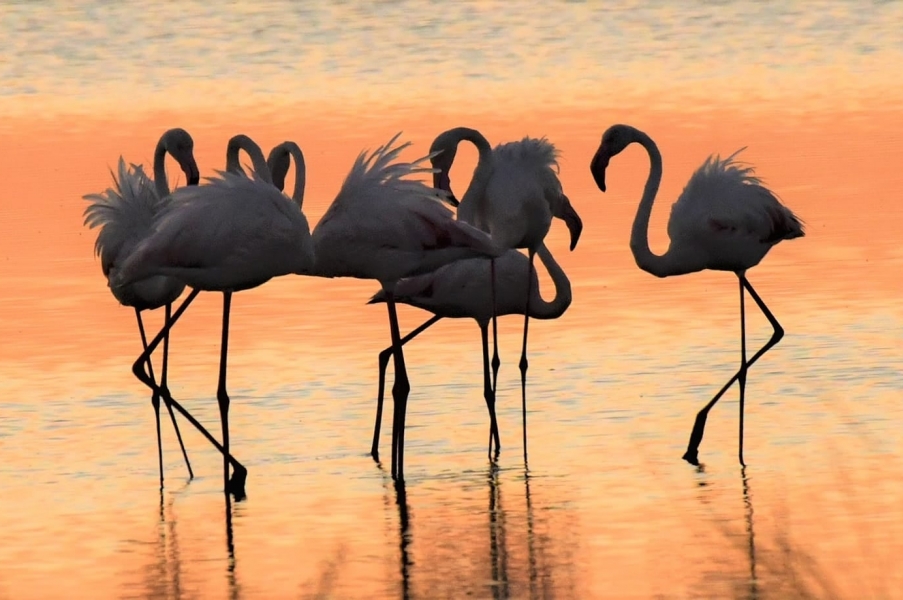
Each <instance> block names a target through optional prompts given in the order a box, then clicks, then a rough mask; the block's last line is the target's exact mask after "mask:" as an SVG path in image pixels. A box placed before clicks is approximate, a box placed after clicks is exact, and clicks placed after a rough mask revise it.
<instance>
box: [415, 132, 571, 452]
mask: <svg viewBox="0 0 903 600" xmlns="http://www.w3.org/2000/svg"><path fill="white" fill-rule="evenodd" d="M464 140H466V141H469V142H471V143H472V144H474V145H475V146H476V148H477V152H478V153H479V159H478V162H477V166H476V168H475V169H474V173H473V178H472V179H471V182H470V185H469V186H468V188H467V191H466V192H465V193H464V196H463V198H462V199H461V201H460V205H459V207H458V220H460V221H464V222H465V223H471V224H473V225H474V226H476V227H479V228H480V229H482V230H483V231H486V232H487V233H489V234H490V236H491V237H492V240H493V242H495V243H496V244H497V245H499V246H501V247H502V248H505V249H509V248H526V249H527V259H528V261H527V265H526V267H527V270H528V273H532V272H533V258H534V256H535V254H536V251H537V250H538V249H539V246H540V244H542V242H543V240H544V239H545V237H546V234H547V233H548V231H549V227H550V226H551V223H552V217H559V218H561V219H563V220H564V222H565V224H566V225H567V227H568V229H569V230H570V233H571V250H573V249H574V248H575V247H576V245H577V240H578V239H579V238H580V232H581V231H582V229H583V223H582V221H581V220H580V217H579V216H578V215H577V213H576V211H574V209H573V208H572V207H571V203H570V200H568V198H567V196H565V195H564V193H563V191H562V188H561V182H560V181H559V180H558V176H557V174H556V173H557V169H558V151H557V150H556V148H555V146H554V145H553V144H552V143H551V142H549V141H548V140H546V139H545V138H542V139H536V138H530V137H525V138H523V139H522V140H520V141H516V142H509V143H507V144H500V145H498V146H496V147H495V149H490V146H489V142H488V141H487V140H486V138H485V137H484V136H483V134H481V133H480V132H479V131H477V130H476V129H470V128H467V127H456V128H454V129H449V130H448V131H445V132H443V133H441V134H439V135H438V136H437V137H436V139H435V140H434V141H433V145H432V147H431V149H430V150H431V151H432V152H436V153H437V154H436V155H435V157H434V158H433V167H434V168H435V169H437V172H436V173H435V174H434V176H433V185H434V187H436V188H438V189H440V190H444V191H446V192H448V193H449V194H450V196H451V198H453V199H454V195H453V194H451V180H450V178H449V171H450V169H451V167H452V164H453V163H454V160H455V154H456V152H457V147H458V144H459V143H460V142H461V141H464ZM495 279H496V276H495V263H494V261H493V262H492V263H491V264H490V280H491V286H490V288H491V296H492V304H493V306H495V304H496V300H495V297H496V293H497V286H496V282H495ZM525 283H526V285H527V290H526V295H525V296H523V299H524V301H525V302H526V304H527V307H526V308H525V309H523V311H522V312H523V315H524V338H523V346H522V348H521V358H520V363H519V368H520V374H521V414H522V417H523V440H524V462H525V463H526V461H527V366H528V363H527V330H528V327H529V324H530V308H529V302H530V298H531V293H530V289H531V287H532V285H533V277H532V276H528V277H527V278H526V281H525ZM496 317H497V315H495V311H494V310H493V316H492V337H493V346H494V351H493V357H492V369H493V385H492V388H493V389H492V394H491V395H492V398H491V399H489V398H487V400H486V402H487V404H491V405H492V406H493V408H492V409H490V412H494V405H495V386H496V378H497V374H498V368H499V358H498V332H497V323H496ZM491 435H492V436H494V438H495V441H496V446H497V448H496V452H498V432H497V431H495V432H493V433H492V434H491ZM491 454H492V450H491V440H490V455H491Z"/></svg>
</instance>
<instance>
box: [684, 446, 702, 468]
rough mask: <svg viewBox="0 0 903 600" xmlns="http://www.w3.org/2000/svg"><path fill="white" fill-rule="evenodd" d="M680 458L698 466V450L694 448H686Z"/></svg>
mask: <svg viewBox="0 0 903 600" xmlns="http://www.w3.org/2000/svg"><path fill="white" fill-rule="evenodd" d="M682 458H683V459H684V460H685V461H687V462H688V463H690V464H691V465H693V466H694V467H698V466H699V452H698V451H696V450H689V449H687V451H686V452H684V455H683V456H682Z"/></svg>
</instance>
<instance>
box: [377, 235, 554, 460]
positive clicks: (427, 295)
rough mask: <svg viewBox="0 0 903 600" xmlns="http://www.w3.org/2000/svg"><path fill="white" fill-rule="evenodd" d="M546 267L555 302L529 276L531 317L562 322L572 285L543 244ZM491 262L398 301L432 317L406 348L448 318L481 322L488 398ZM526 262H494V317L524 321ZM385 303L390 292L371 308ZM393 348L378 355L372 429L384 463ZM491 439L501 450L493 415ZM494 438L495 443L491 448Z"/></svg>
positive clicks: (435, 276)
mask: <svg viewBox="0 0 903 600" xmlns="http://www.w3.org/2000/svg"><path fill="white" fill-rule="evenodd" d="M536 254H537V256H539V260H540V261H542V263H543V265H545V267H546V269H547V270H548V272H549V275H550V276H551V278H552V283H553V284H554V286H555V296H554V297H553V298H552V300H550V301H548V302H547V301H546V300H544V299H543V297H542V295H541V294H540V292H539V281H538V278H537V275H536V272H535V271H533V272H531V273H530V277H533V279H534V281H533V283H532V285H531V286H530V290H531V292H530V293H531V296H532V297H531V298H530V303H529V306H530V317H531V318H533V319H557V318H558V317H560V316H561V315H563V314H564V312H565V311H566V310H567V309H568V307H569V306H570V305H571V282H570V281H569V280H568V278H567V275H566V274H565V272H564V270H563V269H562V268H561V266H559V264H558V263H557V262H556V261H555V258H554V257H553V256H552V253H551V252H550V251H549V249H548V248H546V245H545V244H540V245H539V249H538V250H537V252H536ZM490 260H491V259H488V258H469V259H467V260H459V261H457V262H453V263H450V264H447V265H445V266H444V267H440V268H438V269H436V270H435V271H433V272H432V273H427V274H425V275H418V276H416V277H410V278H408V279H402V280H401V281H399V282H398V285H397V286H396V287H395V301H396V302H399V303H401V304H408V305H410V306H416V307H417V308H422V309H423V310H427V311H429V312H431V313H433V317H432V318H430V319H429V320H428V321H426V322H425V323H423V324H422V325H421V326H419V327H417V328H416V329H414V330H413V331H411V332H410V333H409V334H408V335H406V336H404V337H403V338H401V345H402V346H403V345H405V344H406V343H408V342H409V341H411V340H412V339H414V338H415V337H417V336H418V335H420V334H421V333H423V332H424V331H425V330H427V329H428V328H429V327H431V326H432V325H433V324H434V323H436V322H437V321H439V320H440V319H443V318H448V319H461V318H469V319H473V320H474V321H476V322H477V325H478V326H479V328H480V335H481V340H482V343H483V394H484V396H485V397H487V398H489V397H490V395H491V392H492V380H491V377H490V369H489V366H490V365H489V331H488V330H489V322H490V321H491V319H492V314H493V307H492V298H491V296H490V285H491V279H490ZM527 261H528V259H527V257H526V256H525V255H524V254H522V253H520V252H519V251H517V250H508V251H507V252H505V254H503V255H502V256H500V257H499V258H497V259H495V263H496V265H495V268H496V277H497V281H496V283H497V284H498V290H499V294H498V296H496V305H495V313H496V315H498V316H504V315H520V314H523V311H524V299H523V297H522V296H521V290H523V289H524V288H525V287H526V286H527V284H526V282H525V281H524V278H525V277H527V273H528V270H527ZM385 301H386V293H385V291H379V292H377V293H376V294H375V295H374V296H373V297H372V298H371V299H370V301H369V302H368V304H375V303H378V302H385ZM391 354H392V348H391V347H389V348H386V349H385V350H383V351H382V352H380V353H379V387H378V392H377V404H376V423H375V425H374V427H373V446H372V448H371V451H370V454H371V456H373V458H374V459H375V460H379V430H380V422H381V421H382V412H383V394H384V392H385V379H386V367H387V366H388V364H389V357H390V356H391ZM489 419H490V436H492V435H493V432H495V435H496V438H495V445H496V448H498V447H499V441H498V437H497V436H498V424H497V422H496V416H495V411H494V410H490V413H489ZM491 439H492V438H490V442H491Z"/></svg>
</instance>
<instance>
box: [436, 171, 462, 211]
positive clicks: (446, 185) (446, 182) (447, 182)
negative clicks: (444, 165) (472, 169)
mask: <svg viewBox="0 0 903 600" xmlns="http://www.w3.org/2000/svg"><path fill="white" fill-rule="evenodd" d="M433 187H434V188H436V189H437V190H442V191H443V192H445V194H444V197H443V198H442V199H443V200H444V201H446V202H448V203H449V204H451V205H452V206H458V204H459V202H458V199H457V198H455V195H454V194H453V193H452V190H451V178H449V176H448V171H446V170H444V169H443V170H440V171H438V172H437V173H433Z"/></svg>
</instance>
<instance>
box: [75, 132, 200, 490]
mask: <svg viewBox="0 0 903 600" xmlns="http://www.w3.org/2000/svg"><path fill="white" fill-rule="evenodd" d="M193 149H194V140H192V139H191V136H190V135H189V134H188V132H187V131H185V130H184V129H179V128H176V129H170V130H168V131H166V132H165V133H164V134H163V135H162V136H161V137H160V141H159V142H158V143H157V148H156V151H155V152H154V180H153V181H151V180H150V178H148V177H147V175H146V174H145V173H144V169H143V168H142V167H140V166H135V165H132V167H131V168H128V167H126V164H125V160H123V158H122V157H120V158H119V168H118V178H117V175H116V174H113V184H114V187H113V188H108V189H107V190H106V191H105V192H103V193H101V194H88V195H86V196H84V199H85V200H89V201H90V202H91V204H90V205H88V207H87V208H86V209H85V213H84V214H85V225H87V226H88V227H89V228H91V229H93V228H95V227H100V231H99V232H98V234H97V241H96V242H95V245H94V249H95V252H96V254H97V255H99V256H100V264H101V270H102V271H103V274H104V276H105V277H106V278H107V282H108V284H109V281H110V279H111V278H112V277H113V276H114V274H115V272H116V270H117V269H118V268H119V266H120V265H121V263H122V262H123V261H124V260H125V258H126V257H127V256H128V255H129V253H131V252H132V251H133V250H134V249H135V246H136V245H137V244H138V243H139V242H140V241H141V240H142V239H144V238H145V237H147V236H148V235H149V234H150V233H151V231H152V229H153V223H154V219H155V218H156V216H157V214H158V213H159V212H160V211H161V210H163V209H164V207H165V206H166V204H167V203H168V202H169V193H170V191H169V182H168V181H167V178H166V169H165V157H166V153H167V152H168V153H170V154H171V155H172V156H173V157H174V158H175V159H176V161H178V163H179V166H180V167H181V168H182V171H183V172H184V173H185V177H186V178H187V180H188V185H197V183H198V177H199V174H198V167H197V163H196V162H195V160H194V152H193ZM184 289H185V285H184V284H183V283H182V282H180V281H178V280H175V279H172V278H171V277H150V278H148V279H146V280H143V281H136V282H135V283H133V284H132V285H128V286H124V287H113V286H110V290H111V291H112V292H113V296H114V297H115V298H116V299H117V300H118V301H119V303H120V304H122V305H123V306H130V307H132V308H134V309H135V317H136V318H137V320H138V332H139V334H140V335H141V344H142V346H143V348H145V349H147V336H146V334H145V331H144V322H143V320H142V318H141V312H142V311H144V310H155V309H157V308H160V307H161V306H163V307H165V317H164V319H165V320H168V319H169V318H170V313H171V310H172V303H173V302H174V301H175V300H176V298H178V297H179V296H180V295H181V294H182V290H184ZM168 358H169V338H168V336H167V338H166V339H165V340H164V344H163V366H162V372H161V378H160V388H163V389H165V388H166V380H167V371H168V362H169V361H168ZM148 370H149V371H150V377H151V379H153V377H154V373H153V368H152V367H151V366H150V363H148ZM160 396H161V394H160V393H159V388H156V387H155V388H154V391H153V393H152V395H151V406H153V409H154V417H155V419H156V424H157V459H158V463H159V467H160V488H161V489H162V488H163V442H162V439H161V436H160ZM164 404H165V405H166V409H167V410H168V411H169V416H170V419H172V424H173V427H174V428H175V431H176V437H177V438H178V440H179V447H180V448H181V450H182V456H183V457H184V458H185V464H186V466H187V467H188V476H189V478H193V477H194V473H193V472H192V470H191V463H190V462H189V460H188V453H187V452H186V451H185V444H184V443H183V442H182V434H181V432H180V431H179V424H178V423H177V422H176V417H175V414H174V413H173V409H172V403H171V402H170V401H169V400H168V399H167V398H166V396H165V395H164Z"/></svg>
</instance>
